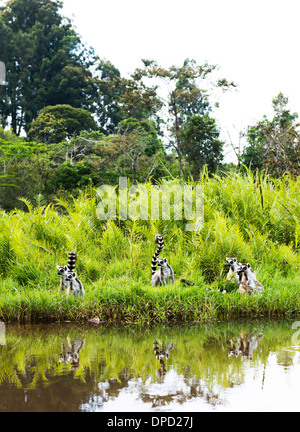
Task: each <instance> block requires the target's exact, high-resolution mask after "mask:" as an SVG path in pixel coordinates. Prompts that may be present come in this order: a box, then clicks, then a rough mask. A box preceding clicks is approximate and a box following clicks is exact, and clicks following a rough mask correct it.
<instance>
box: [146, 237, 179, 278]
mask: <svg viewBox="0 0 300 432" xmlns="http://www.w3.org/2000/svg"><path fill="white" fill-rule="evenodd" d="M155 242H156V243H157V244H158V247H157V249H156V252H155V253H154V255H153V257H152V262H151V270H152V285H154V286H159V285H167V284H168V283H174V282H175V277H174V271H173V269H172V267H171V266H170V264H168V261H167V259H166V258H158V257H159V254H160V253H161V251H162V250H163V248H164V239H163V237H162V235H160V234H157V235H156V236H155ZM156 265H158V267H160V268H159V269H158V270H156Z"/></svg>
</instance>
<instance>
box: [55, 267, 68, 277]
mask: <svg viewBox="0 0 300 432" xmlns="http://www.w3.org/2000/svg"><path fill="white" fill-rule="evenodd" d="M67 271H68V267H67V266H64V267H59V266H57V274H58V275H59V276H64V275H65V274H66V272H67Z"/></svg>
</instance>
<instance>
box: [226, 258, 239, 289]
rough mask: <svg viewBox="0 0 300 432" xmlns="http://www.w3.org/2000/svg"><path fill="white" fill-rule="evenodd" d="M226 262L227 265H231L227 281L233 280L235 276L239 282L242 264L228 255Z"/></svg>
mask: <svg viewBox="0 0 300 432" xmlns="http://www.w3.org/2000/svg"><path fill="white" fill-rule="evenodd" d="M226 262H227V266H228V267H230V268H229V272H228V274H227V277H226V282H231V280H232V279H233V278H234V280H235V281H236V282H237V283H239V275H238V274H237V271H238V268H239V266H240V265H241V264H240V263H238V262H237V259H236V258H227V257H226Z"/></svg>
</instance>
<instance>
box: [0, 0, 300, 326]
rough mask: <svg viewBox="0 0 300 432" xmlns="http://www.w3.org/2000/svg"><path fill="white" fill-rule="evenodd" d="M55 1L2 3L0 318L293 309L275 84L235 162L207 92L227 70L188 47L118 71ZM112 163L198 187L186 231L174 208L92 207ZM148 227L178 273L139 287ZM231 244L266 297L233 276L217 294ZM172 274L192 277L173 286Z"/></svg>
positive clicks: (294, 207)
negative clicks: (71, 261) (201, 198)
mask: <svg viewBox="0 0 300 432" xmlns="http://www.w3.org/2000/svg"><path fill="white" fill-rule="evenodd" d="M61 8H62V2H60V1H55V0H9V1H7V2H6V4H5V6H3V7H1V8H0V39H1V44H0V60H1V61H3V62H4V63H5V66H6V83H5V85H1V86H0V119H1V120H0V121H1V126H2V127H1V128H0V208H1V211H0V319H3V320H5V321H7V320H12V321H16V320H17V321H22V322H32V321H41V320H42V321H56V320H65V319H67V320H87V319H88V318H90V317H91V316H93V315H95V314H97V315H98V316H99V317H100V318H101V319H103V320H105V321H111V322H113V321H122V322H139V323H145V322H147V323H148V322H149V323H153V322H174V321H199V320H208V319H224V318H233V317H238V316H249V317H252V316H261V315H263V316H268V317H270V316H280V317H281V316H296V315H298V313H299V295H298V294H299V285H300V284H299V282H300V280H299V279H300V276H299V268H300V264H299V263H300V258H299V243H300V228H299V226H300V207H299V177H298V176H299V173H300V171H299V167H300V159H299V149H300V146H299V143H300V134H299V130H298V127H299V123H297V122H296V121H297V113H291V112H290V111H289V109H288V105H287V104H288V98H286V97H285V96H284V95H282V94H281V93H279V95H278V96H277V97H276V98H274V100H273V108H274V113H275V115H274V118H273V119H272V120H268V119H267V118H266V117H264V118H263V120H262V121H260V122H258V123H257V124H256V125H253V126H251V127H249V128H248V130H247V132H246V133H244V137H246V139H247V144H246V145H245V146H244V149H241V148H239V150H238V151H237V148H236V146H235V145H234V143H232V147H233V150H234V151H235V152H236V156H237V159H238V166H232V165H233V164H231V165H227V164H224V163H223V159H224V147H225V143H224V142H222V141H221V139H220V132H221V131H220V130H219V128H218V126H217V121H216V120H215V119H214V118H213V116H212V113H213V105H212V102H211V101H212V100H213V99H216V96H217V93H218V92H220V91H229V90H233V89H234V88H235V87H236V84H235V83H234V82H231V81H227V79H225V78H222V79H219V78H218V77H217V74H218V72H217V66H216V65H209V64H206V63H205V64H202V65H199V64H197V62H196V61H195V60H193V59H188V58H187V59H186V60H185V61H184V62H183V65H182V66H175V65H174V66H171V67H164V66H162V65H159V64H158V63H157V62H156V61H155V60H147V59H143V60H142V67H140V68H136V69H135V70H134V72H133V73H132V74H130V75H129V76H127V77H122V76H121V73H120V71H119V70H118V69H117V68H116V67H115V66H114V65H112V64H111V63H110V62H109V61H107V60H101V59H100V58H99V57H98V56H97V55H96V54H95V53H94V51H93V49H90V48H87V47H86V46H85V45H84V44H83V42H82V41H81V38H80V36H79V35H78V34H77V32H76V31H75V29H74V28H73V26H72V23H71V21H70V20H69V19H66V18H65V17H63V16H62V15H61V14H60V11H61ZM211 93H215V94H211ZM215 107H216V106H215ZM9 128H11V130H8V129H9ZM241 132H243V131H241ZM216 173H218V175H216ZM266 173H268V175H266ZM120 177H127V178H128V180H129V183H130V185H131V184H132V185H137V184H145V187H146V188H147V190H148V191H149V190H150V187H151V185H155V184H170V182H175V183H177V184H185V183H188V184H190V185H194V186H195V185H196V184H201V185H203V186H204V190H205V209H204V210H205V223H204V227H203V228H202V229H201V231H200V232H198V233H195V232H186V231H185V224H186V222H187V221H184V220H183V221H177V220H175V221H174V220H173V219H172V218H171V220H170V221H161V220H160V221H150V218H148V219H149V220H148V221H142V220H139V219H138V220H128V221H123V220H121V221H119V220H118V219H117V221H115V222H112V221H100V220H99V219H98V218H97V211H96V210H97V205H98V203H99V197H97V195H96V188H98V187H99V186H101V185H105V184H106V185H117V184H118V182H119V178H120ZM178 179H180V180H178ZM156 233H161V234H163V235H164V238H165V240H166V250H165V255H166V257H167V258H168V259H169V262H170V263H171V264H172V266H173V268H174V270H175V274H176V278H177V280H176V283H175V285H174V286H169V287H165V288H153V287H152V286H151V285H150V262H151V257H152V255H153V253H154V250H155V243H154V235H155V234H156ZM70 250H76V252H77V253H78V266H77V272H78V274H79V277H80V278H81V279H82V281H83V283H84V286H85V289H86V298H85V300H84V301H82V302H78V301H76V300H74V299H73V298H65V297H63V296H61V295H59V294H58V285H59V277H58V276H57V274H56V270H55V269H56V265H64V264H66V262H67V254H68V252H69V251H70ZM234 255H235V256H237V258H238V259H239V260H240V261H246V262H250V263H251V264H252V266H253V268H254V269H255V271H256V272H257V276H258V279H259V280H260V281H261V282H262V283H263V285H264V287H265V293H264V294H263V295H262V296H260V297H239V296H238V295H237V294H236V292H235V289H234V287H232V286H230V285H228V284H226V291H227V294H226V295H224V294H222V293H221V291H222V290H223V289H224V284H225V282H224V279H225V271H226V270H225V269H224V260H225V257H226V256H234ZM181 277H183V278H187V279H190V280H193V281H195V283H196V285H195V286H194V287H184V286H182V285H181V284H180V282H179V280H180V278H181Z"/></svg>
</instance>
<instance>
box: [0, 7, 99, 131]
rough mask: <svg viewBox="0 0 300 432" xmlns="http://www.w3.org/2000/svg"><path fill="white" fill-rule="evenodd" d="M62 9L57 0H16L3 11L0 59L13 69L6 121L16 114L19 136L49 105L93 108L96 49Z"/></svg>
mask: <svg viewBox="0 0 300 432" xmlns="http://www.w3.org/2000/svg"><path fill="white" fill-rule="evenodd" d="M61 7H62V2H60V1H55V0H10V1H8V3H7V5H6V7H5V8H1V10H0V37H1V44H0V58H1V60H2V61H4V62H5V64H6V70H7V85H6V86H5V87H3V88H1V89H0V101H1V100H2V99H4V103H3V102H1V105H0V107H1V111H2V125H4V123H5V122H6V121H7V120H8V118H10V119H11V126H12V129H13V131H14V132H15V133H16V134H18V135H19V134H20V133H21V130H22V128H24V129H25V131H26V132H27V131H28V130H29V128H30V124H31V122H32V121H33V120H34V119H35V118H36V117H37V115H38V112H39V111H40V110H41V109H42V108H44V107H45V106H47V105H56V104H61V103H65V104H71V105H72V106H74V107H75V108H89V109H91V107H92V108H93V103H94V101H95V100H96V95H97V93H96V87H95V83H94V80H93V77H92V73H91V72H90V70H89V68H90V66H91V64H92V63H93V62H94V61H95V58H94V56H93V52H92V51H91V50H90V51H88V50H87V49H86V48H85V47H84V46H83V45H82V43H81V40H80V37H79V36H78V34H77V33H76V32H75V31H74V29H73V28H72V25H71V22H70V21H69V20H67V19H65V18H64V17H62V16H61V15H60V13H59V11H60V9H61Z"/></svg>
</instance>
